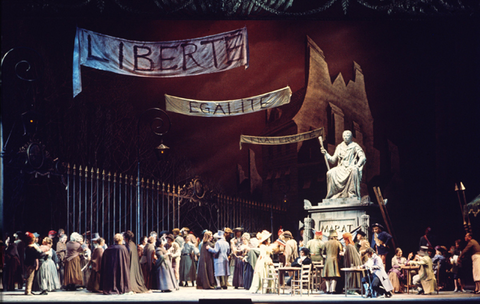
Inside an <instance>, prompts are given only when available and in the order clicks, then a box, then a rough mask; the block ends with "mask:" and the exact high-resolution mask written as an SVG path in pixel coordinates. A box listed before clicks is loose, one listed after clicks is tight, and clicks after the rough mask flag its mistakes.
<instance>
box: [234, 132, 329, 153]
mask: <svg viewBox="0 0 480 304" xmlns="http://www.w3.org/2000/svg"><path fill="white" fill-rule="evenodd" d="M320 136H323V127H322V128H318V129H315V130H312V131H308V132H304V133H299V134H295V135H285V136H249V135H241V136H240V150H242V144H256V145H285V144H291V143H297V142H301V141H306V140H309V139H312V138H318V137H320Z"/></svg>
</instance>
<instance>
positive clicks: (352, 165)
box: [321, 130, 367, 199]
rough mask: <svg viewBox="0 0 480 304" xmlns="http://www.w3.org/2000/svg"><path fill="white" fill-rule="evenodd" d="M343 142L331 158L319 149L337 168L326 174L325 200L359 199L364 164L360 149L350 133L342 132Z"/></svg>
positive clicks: (364, 159) (323, 150)
mask: <svg viewBox="0 0 480 304" xmlns="http://www.w3.org/2000/svg"><path fill="white" fill-rule="evenodd" d="M342 137H343V142H342V143H340V144H339V145H338V146H337V148H336V149H335V153H334V154H333V156H331V155H330V154H328V152H327V150H325V149H324V148H323V147H322V148H321V152H322V154H324V155H325V157H326V159H327V161H328V162H329V163H331V164H335V163H337V166H336V167H334V168H332V169H330V170H328V172H327V197H326V198H327V199H333V198H340V197H358V198H360V197H361V196H360V181H361V180H362V170H363V166H364V165H365V162H366V160H367V159H366V157H365V153H364V152H363V149H362V147H360V145H359V144H357V143H356V142H353V141H352V139H353V136H352V132H351V131H349V130H345V131H344V132H343V135H342Z"/></svg>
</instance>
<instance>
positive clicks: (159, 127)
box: [136, 108, 172, 240]
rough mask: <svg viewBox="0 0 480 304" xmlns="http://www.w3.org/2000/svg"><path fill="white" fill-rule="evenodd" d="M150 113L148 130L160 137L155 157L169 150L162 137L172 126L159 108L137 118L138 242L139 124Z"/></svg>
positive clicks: (138, 238)
mask: <svg viewBox="0 0 480 304" xmlns="http://www.w3.org/2000/svg"><path fill="white" fill-rule="evenodd" d="M148 113H151V114H152V115H153V116H152V117H150V119H149V121H150V130H151V131H152V132H153V133H154V134H155V135H158V136H160V138H161V143H160V145H158V146H157V147H155V149H154V151H155V154H156V155H157V157H159V156H161V155H164V154H165V153H166V151H168V150H169V149H170V148H169V147H168V146H166V145H164V144H163V135H165V134H167V133H168V131H169V130H170V127H171V126H172V123H171V121H170V116H168V114H167V112H165V111H164V110H162V109H160V108H150V109H148V110H146V111H145V112H143V113H142V114H140V116H139V117H138V123H137V225H136V235H137V240H140V237H141V235H142V234H141V231H140V230H141V224H140V221H141V211H142V210H141V178H140V122H141V121H142V118H143V117H144V116H145V115H146V114H148Z"/></svg>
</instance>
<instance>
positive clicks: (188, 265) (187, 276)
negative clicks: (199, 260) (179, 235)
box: [180, 234, 199, 287]
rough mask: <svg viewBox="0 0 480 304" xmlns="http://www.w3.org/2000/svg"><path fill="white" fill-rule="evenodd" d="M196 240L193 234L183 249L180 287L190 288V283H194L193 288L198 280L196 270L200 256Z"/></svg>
mask: <svg viewBox="0 0 480 304" xmlns="http://www.w3.org/2000/svg"><path fill="white" fill-rule="evenodd" d="M195 243H196V238H195V236H194V235H193V234H188V235H187V236H186V237H185V243H184V244H183V248H182V251H181V252H182V258H181V259H180V286H183V282H185V285H184V286H185V287H186V286H188V282H189V281H190V282H192V286H193V285H194V282H195V280H196V273H197V270H196V268H195V257H196V256H197V255H198V254H199V251H198V248H197V246H196V245H195Z"/></svg>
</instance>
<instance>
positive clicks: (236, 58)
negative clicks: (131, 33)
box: [72, 27, 249, 97]
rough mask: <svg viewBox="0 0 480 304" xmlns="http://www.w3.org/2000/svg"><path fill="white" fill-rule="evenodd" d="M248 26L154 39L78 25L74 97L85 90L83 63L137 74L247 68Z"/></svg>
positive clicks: (178, 74) (181, 74)
mask: <svg viewBox="0 0 480 304" xmlns="http://www.w3.org/2000/svg"><path fill="white" fill-rule="evenodd" d="M248 60H249V57H248V37H247V28H246V27H244V28H242V29H237V30H233V31H229V32H224V33H220V34H216V35H211V36H205V37H201V38H193V39H186V40H176V41H166V42H154V41H134V40H127V39H122V38H117V37H112V36H108V35H104V34H100V33H96V32H93V31H90V30H86V29H82V28H77V32H76V36H75V44H74V51H73V73H72V78H73V79H72V80H73V97H75V96H77V95H78V94H79V93H80V92H81V91H82V78H81V66H85V67H90V68H93V69H98V70H102V71H108V72H113V73H117V74H123V75H130V76H138V77H184V76H193V75H202V74H209V73H216V72H223V71H226V70H230V69H233V68H236V67H240V66H245V68H248Z"/></svg>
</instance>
